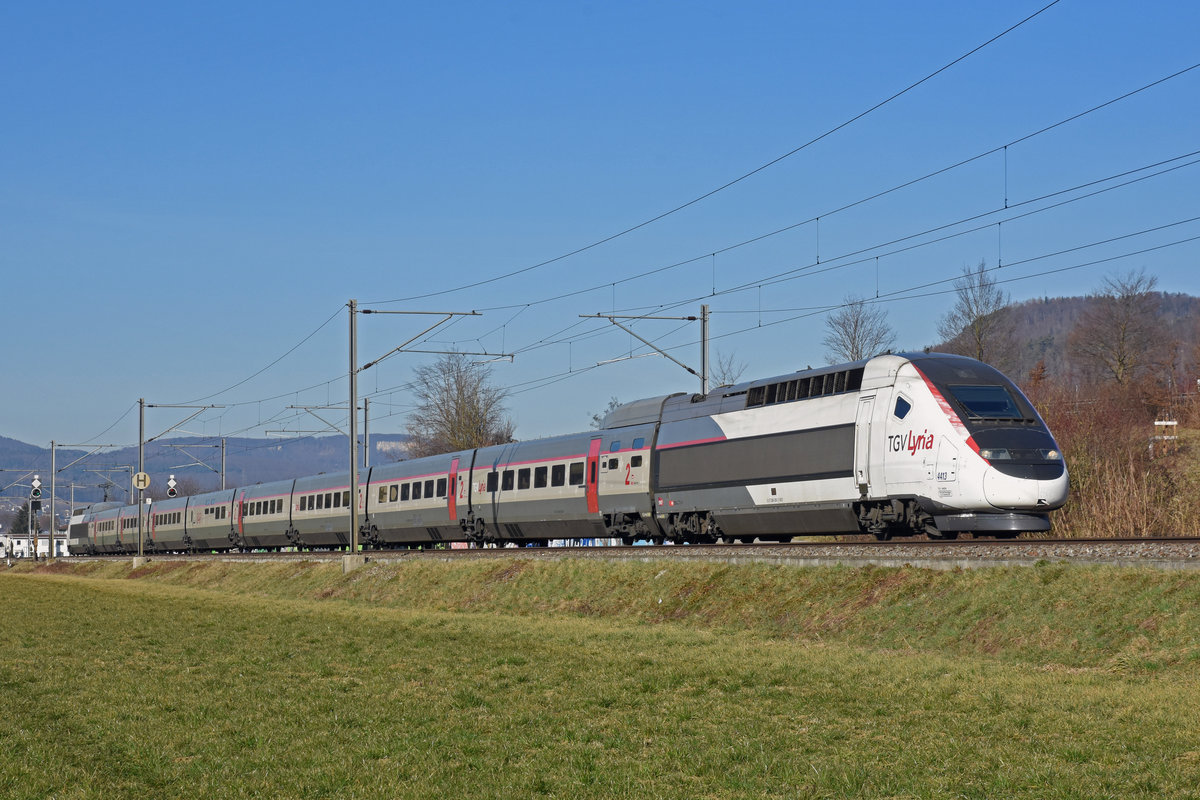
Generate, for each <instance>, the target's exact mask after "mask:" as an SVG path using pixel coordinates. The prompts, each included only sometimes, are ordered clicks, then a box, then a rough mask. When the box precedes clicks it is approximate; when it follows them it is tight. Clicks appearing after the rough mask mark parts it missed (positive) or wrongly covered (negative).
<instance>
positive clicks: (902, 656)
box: [0, 561, 1200, 798]
mask: <svg viewBox="0 0 1200 800" xmlns="http://www.w3.org/2000/svg"><path fill="white" fill-rule="evenodd" d="M1198 600H1200V580H1198V579H1197V578H1196V577H1194V576H1192V575H1188V574H1177V573H1158V572H1151V571H1142V570H1110V569H1100V568H1068V567H1061V566H1054V565H1046V566H1040V567H1037V568H1031V569H1011V570H1009V569H1004V570H1001V569H998V570H981V571H974V572H962V573H932V572H927V571H923V570H908V569H899V570H890V569H843V568H830V569H793V568H781V567H764V566H754V565H746V566H737V567H730V566H712V565H680V564H670V565H667V564H665V563H654V562H650V563H636V564H603V563H590V562H571V561H567V562H560V563H540V562H539V563H531V562H519V561H513V562H505V563H503V564H479V563H471V564H461V563H454V564H448V563H439V562H432V563H429V562H421V563H405V564H396V565H378V564H377V565H371V566H368V567H367V568H366V569H363V570H359V571H358V572H357V573H352V574H351V575H348V576H342V575H341V573H340V568H339V567H338V566H336V565H334V566H329V565H317V564H312V563H308V564H300V565H297V564H290V565H229V564H220V563H211V564H204V565H197V566H177V565H173V564H167V563H165V562H152V563H151V564H150V566H149V567H147V568H145V569H143V570H139V571H138V572H136V573H134V572H131V571H130V569H129V567H128V564H105V565H100V566H86V567H84V566H78V565H72V566H67V565H62V566H58V567H56V568H54V571H46V570H45V569H44V568H43V569H41V570H38V571H35V570H34V569H32V568H31V566H30V565H22V566H21V567H20V568H17V569H13V570H8V571H0V603H2V604H3V608H4V610H5V617H4V622H3V625H2V627H0V797H3V798H35V797H36V798H42V797H54V798H82V797H88V798H99V797H103V798H122V797H130V798H134V797H136V798H148V797H149V798H157V797H189V798H190V797H196V798H200V797H203V798H233V797H297V798H299V797H346V798H357V797H364V798H365V797H371V798H375V797H379V798H383V797H413V798H465V797H504V798H507V797H560V798H592V797H595V798H609V797H679V798H703V797H711V798H737V797H745V798H751V797H753V798H759V797H781V798H785V797H786V798H809V797H813V798H815V797H831V798H832V797H905V798H910V797H911V798H925V797H929V798H935V797H937V798H940V797H966V798H1000V797H1079V798H1085V797H1086V798H1097V797H1113V798H1128V797H1179V798H1183V797H1196V796H1197V787H1200V725H1198V724H1197V723H1198V715H1200V680H1198V678H1197V667H1198V663H1197V662H1198V660H1200V622H1198V617H1197V611H1196V609H1198V608H1200V604H1198V603H1197V601H1198Z"/></svg>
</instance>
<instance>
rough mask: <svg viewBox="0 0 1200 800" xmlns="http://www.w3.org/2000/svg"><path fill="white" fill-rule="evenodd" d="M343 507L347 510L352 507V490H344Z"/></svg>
mask: <svg viewBox="0 0 1200 800" xmlns="http://www.w3.org/2000/svg"><path fill="white" fill-rule="evenodd" d="M342 505H343V506H345V507H346V508H349V507H350V490H349V489H344V490H342Z"/></svg>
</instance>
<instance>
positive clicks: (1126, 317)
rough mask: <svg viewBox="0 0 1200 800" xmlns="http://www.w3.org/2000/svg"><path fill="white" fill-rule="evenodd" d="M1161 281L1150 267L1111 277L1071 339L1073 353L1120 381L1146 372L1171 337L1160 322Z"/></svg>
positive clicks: (1094, 371) (1088, 365)
mask: <svg viewBox="0 0 1200 800" xmlns="http://www.w3.org/2000/svg"><path fill="white" fill-rule="evenodd" d="M1157 284H1158V280H1157V278H1154V277H1151V276H1147V275H1146V273H1145V271H1144V270H1137V271H1133V272H1129V273H1128V274H1126V275H1118V276H1110V277H1108V278H1106V279H1105V281H1104V289H1103V290H1102V291H1100V292H1099V293H1098V294H1096V295H1093V296H1092V303H1091V304H1090V305H1089V306H1088V308H1087V309H1086V310H1085V311H1084V312H1083V315H1082V316H1081V317H1080V319H1079V322H1078V323H1076V325H1075V329H1074V330H1073V331H1071V335H1070V337H1068V339H1067V349H1068V351H1069V352H1070V353H1071V356H1072V357H1073V358H1074V359H1076V360H1077V361H1078V362H1079V364H1080V365H1081V366H1082V367H1084V368H1085V369H1087V370H1088V371H1090V372H1091V373H1092V374H1098V375H1102V376H1104V377H1106V378H1108V379H1111V380H1112V381H1114V382H1115V383H1117V384H1122V385H1123V384H1127V383H1129V382H1130V381H1132V380H1134V379H1135V378H1137V377H1138V376H1139V375H1140V374H1141V373H1143V372H1144V371H1145V369H1146V368H1147V367H1149V366H1150V365H1151V363H1152V361H1153V351H1154V348H1155V346H1156V345H1159V344H1162V343H1164V342H1163V340H1164V339H1165V336H1166V333H1165V331H1164V330H1163V328H1162V325H1160V324H1159V321H1158V311H1159V305H1160V303H1159V297H1158V296H1157V294H1156V293H1155V292H1154V287H1155V286H1156V285H1157Z"/></svg>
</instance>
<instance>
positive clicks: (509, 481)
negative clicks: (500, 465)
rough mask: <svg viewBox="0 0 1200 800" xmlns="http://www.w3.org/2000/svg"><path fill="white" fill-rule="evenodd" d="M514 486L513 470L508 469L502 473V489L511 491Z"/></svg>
mask: <svg viewBox="0 0 1200 800" xmlns="http://www.w3.org/2000/svg"><path fill="white" fill-rule="evenodd" d="M512 488H513V471H512V470H511V469H506V470H504V472H502V473H501V474H500V491H502V492H511V491H512Z"/></svg>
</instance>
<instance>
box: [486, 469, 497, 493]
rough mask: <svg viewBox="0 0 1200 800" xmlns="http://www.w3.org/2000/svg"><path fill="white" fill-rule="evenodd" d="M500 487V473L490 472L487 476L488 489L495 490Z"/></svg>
mask: <svg viewBox="0 0 1200 800" xmlns="http://www.w3.org/2000/svg"><path fill="white" fill-rule="evenodd" d="M499 488H500V474H499V473H497V472H489V473H488V478H487V490H488V491H489V492H494V491H496V490H497V489H499Z"/></svg>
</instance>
